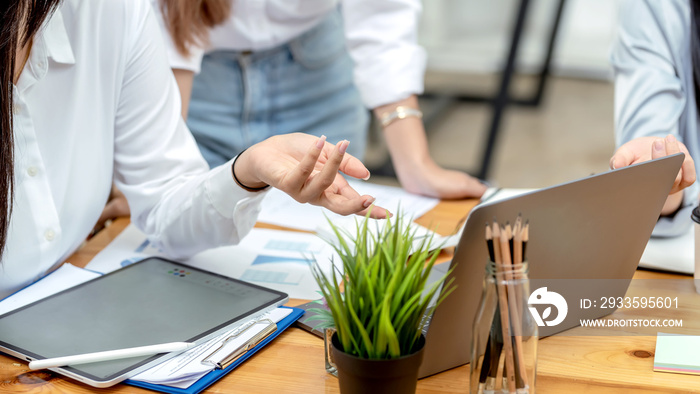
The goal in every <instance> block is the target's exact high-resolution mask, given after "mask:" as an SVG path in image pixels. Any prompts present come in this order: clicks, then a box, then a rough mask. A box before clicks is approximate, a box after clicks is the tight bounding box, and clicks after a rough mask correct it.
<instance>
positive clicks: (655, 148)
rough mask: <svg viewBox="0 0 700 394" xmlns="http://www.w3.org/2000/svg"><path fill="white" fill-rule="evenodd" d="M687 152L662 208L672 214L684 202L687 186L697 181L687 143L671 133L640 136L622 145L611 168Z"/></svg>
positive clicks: (614, 156)
mask: <svg viewBox="0 0 700 394" xmlns="http://www.w3.org/2000/svg"><path fill="white" fill-rule="evenodd" d="M679 152H683V153H685V158H684V159H683V164H682V165H681V169H680V171H678V175H677V176H676V179H675V180H674V182H673V187H671V192H670V193H669V197H668V199H667V200H666V203H665V204H664V207H663V209H662V210H661V214H662V215H670V214H672V213H673V212H675V211H676V210H677V209H678V208H679V207H680V205H681V203H682V202H683V193H682V192H681V191H682V190H683V189H685V188H686V187H688V186H690V185H692V184H693V183H694V182H695V163H694V162H693V158H692V157H690V153H689V152H688V149H687V148H686V147H685V145H684V144H683V143H682V142H680V141H678V140H677V139H676V137H674V136H673V135H671V134H669V135H667V136H666V138H658V137H640V138H635V139H633V140H632V141H629V142H627V143H625V144H624V145H622V146H621V147H620V148H619V149H618V150H617V151H616V152H615V154H614V155H613V156H612V157H611V158H610V168H612V169H616V168H622V167H626V166H629V165H632V164H637V163H641V162H644V161H649V160H652V159H658V158H660V157H664V156H668V155H672V154H675V153H679Z"/></svg>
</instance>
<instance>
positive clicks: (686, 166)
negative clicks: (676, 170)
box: [678, 142, 697, 189]
mask: <svg viewBox="0 0 700 394" xmlns="http://www.w3.org/2000/svg"><path fill="white" fill-rule="evenodd" d="M678 144H679V147H680V151H681V152H683V153H684V154H685V158H684V159H683V164H682V165H681V172H682V173H683V177H682V180H681V183H680V186H679V188H680V189H685V188H686V187H688V186H690V185H692V184H693V183H695V179H696V177H697V174H696V173H695V162H694V161H693V158H692V157H691V156H690V152H688V149H687V148H686V147H685V145H684V144H683V143H680V142H679V143H678Z"/></svg>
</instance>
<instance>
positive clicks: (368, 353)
mask: <svg viewBox="0 0 700 394" xmlns="http://www.w3.org/2000/svg"><path fill="white" fill-rule="evenodd" d="M370 222H371V221H370V220H369V219H367V218H365V220H363V221H358V222H356V226H355V227H356V228H355V232H354V234H352V233H351V232H345V231H343V230H341V229H339V228H338V227H337V226H335V225H334V224H333V223H330V226H331V229H332V230H333V233H334V237H333V238H334V239H332V240H327V241H328V242H329V243H330V244H331V245H332V246H333V247H334V248H335V251H336V252H337V253H338V255H339V256H340V259H341V262H342V264H341V266H342V272H341V270H340V269H338V268H335V269H334V270H333V271H332V272H331V273H330V274H326V273H324V272H323V271H322V270H321V268H320V267H319V265H318V264H313V265H312V272H313V275H314V278H315V279H316V282H317V283H318V285H319V287H320V289H321V293H322V295H323V298H324V303H325V304H326V305H327V309H321V308H317V309H315V310H314V312H316V313H317V314H319V315H320V316H319V317H318V320H324V319H325V320H326V321H332V325H333V326H334V327H335V330H336V333H335V334H334V335H333V338H332V349H331V352H332V357H333V360H334V362H335V364H336V367H337V372H338V378H339V380H340V391H341V392H342V393H360V392H361V393H366V392H392V393H401V392H408V393H412V392H415V389H416V382H417V380H418V368H419V367H420V363H421V361H422V358H423V346H424V344H425V338H424V336H423V335H422V329H423V325H424V324H425V320H424V315H425V313H426V310H427V308H428V306H429V304H430V301H431V300H432V299H433V297H434V296H436V294H437V291H438V290H439V289H440V288H441V285H442V284H443V283H444V282H445V280H446V278H447V277H448V275H449V272H448V274H446V275H445V276H443V277H442V278H441V279H440V280H438V281H437V282H435V283H432V284H428V276H429V274H430V269H431V268H432V266H433V265H434V263H435V261H436V259H437V257H438V254H439V252H440V249H439V248H437V249H435V250H433V251H431V250H430V247H429V245H430V242H431V239H430V238H423V239H422V240H418V239H416V237H415V231H412V229H411V226H410V220H407V219H405V218H403V217H402V216H401V215H396V216H395V217H394V218H390V219H386V221H385V222H383V221H382V222H376V221H375V222H373V223H374V224H370ZM380 223H381V224H380ZM453 288H454V287H453V286H452V281H451V280H450V281H449V282H448V283H447V284H445V289H444V290H443V291H442V292H441V294H440V296H439V299H438V300H437V302H438V303H439V302H440V301H442V299H444V298H445V297H446V296H447V295H449V293H450V292H451V291H452V290H453ZM324 314H325V318H324Z"/></svg>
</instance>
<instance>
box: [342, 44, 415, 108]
mask: <svg viewBox="0 0 700 394" xmlns="http://www.w3.org/2000/svg"><path fill="white" fill-rule="evenodd" d="M354 57H355V58H356V59H357V58H358V56H354ZM425 67H426V54H425V50H424V49H423V48H422V47H420V46H417V45H416V46H406V47H402V48H394V49H392V50H389V51H386V52H384V53H381V54H376V55H375V56H374V57H371V61H370V58H366V59H365V58H364V57H363V60H362V61H360V62H359V63H358V64H357V67H356V68H355V84H356V85H357V88H358V90H359V91H360V96H361V97H362V102H364V104H365V105H366V106H367V107H368V108H376V107H379V106H382V105H386V104H390V103H394V102H397V101H399V100H403V99H405V98H407V97H409V96H411V95H414V94H421V93H423V79H424V77H425Z"/></svg>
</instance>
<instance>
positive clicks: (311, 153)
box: [280, 135, 326, 194]
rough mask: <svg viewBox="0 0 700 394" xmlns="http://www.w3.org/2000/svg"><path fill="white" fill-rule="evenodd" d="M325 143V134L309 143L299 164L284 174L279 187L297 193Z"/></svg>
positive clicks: (311, 170)
mask: <svg viewBox="0 0 700 394" xmlns="http://www.w3.org/2000/svg"><path fill="white" fill-rule="evenodd" d="M325 143H326V136H325V135H322V136H321V138H319V139H318V140H316V142H314V143H313V144H312V145H311V147H310V148H309V150H308V151H307V152H306V155H304V157H303V158H302V159H301V161H300V162H299V164H297V166H296V167H295V168H294V169H293V170H292V171H290V172H289V173H288V174H287V175H286V176H285V178H284V180H283V181H282V182H281V184H280V189H282V190H283V191H285V192H288V193H295V194H298V193H299V192H300V191H301V190H302V188H303V187H304V185H305V184H306V181H307V180H308V179H309V176H310V175H311V173H312V172H313V171H314V167H315V166H316V162H317V161H318V157H319V156H320V155H321V152H322V150H323V147H324V145H325Z"/></svg>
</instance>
